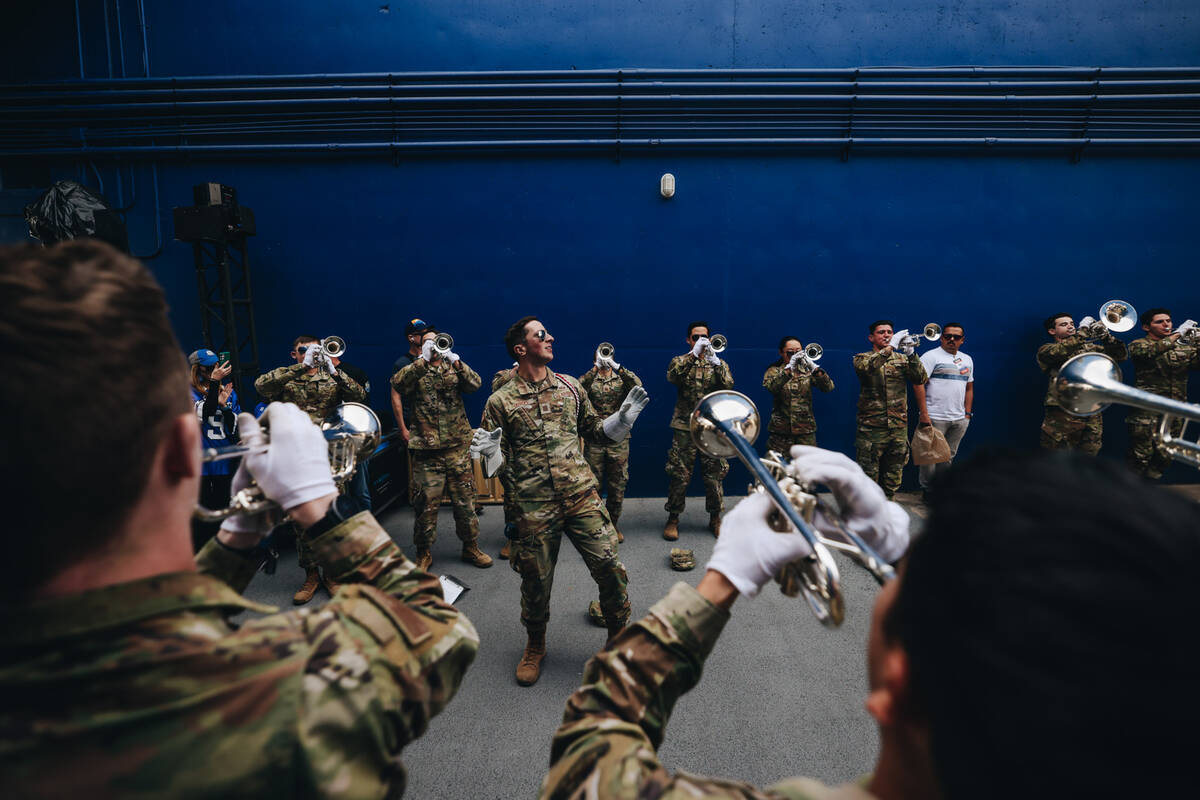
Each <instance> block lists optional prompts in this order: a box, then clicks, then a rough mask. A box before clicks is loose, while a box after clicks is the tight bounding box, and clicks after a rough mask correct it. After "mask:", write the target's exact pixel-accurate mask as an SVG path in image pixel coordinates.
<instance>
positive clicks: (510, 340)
mask: <svg viewBox="0 0 1200 800" xmlns="http://www.w3.org/2000/svg"><path fill="white" fill-rule="evenodd" d="M536 320H537V317H521V318H520V319H519V320H517V321H516V322H514V323H513V324H512V325H510V326H509V328H508V333H506V334H504V346H505V347H506V348H508V354H509V356H511V357H512V360H513V361H516V360H517V354H516V353H515V352H513V348H514V347H516V346H517V345H519V344H521V343H522V342H524V341H525V326H526V325H528V324H529V323H531V322H535V321H536Z"/></svg>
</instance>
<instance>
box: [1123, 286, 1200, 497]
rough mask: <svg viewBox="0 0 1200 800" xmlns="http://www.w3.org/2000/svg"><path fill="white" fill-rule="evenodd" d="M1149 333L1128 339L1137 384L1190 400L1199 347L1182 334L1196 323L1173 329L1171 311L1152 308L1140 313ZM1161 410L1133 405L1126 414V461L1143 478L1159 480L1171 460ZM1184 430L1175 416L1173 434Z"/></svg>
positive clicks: (1175, 434)
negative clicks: (1161, 437)
mask: <svg viewBox="0 0 1200 800" xmlns="http://www.w3.org/2000/svg"><path fill="white" fill-rule="evenodd" d="M1141 323H1142V330H1144V331H1145V332H1146V335H1145V336H1143V337H1142V338H1141V339H1134V340H1133V341H1132V342H1130V343H1129V357H1130V358H1131V359H1132V360H1133V368H1134V371H1135V372H1134V385H1135V386H1136V387H1137V388H1139V389H1143V390H1145V391H1147V392H1154V393H1155V394H1160V395H1162V396H1163V397H1169V398H1171V399H1172V400H1180V401H1183V402H1187V382H1188V370H1194V369H1200V348H1197V347H1195V346H1193V345H1187V344H1182V343H1180V341H1179V338H1180V336H1182V335H1183V334H1184V333H1187V332H1188V331H1189V330H1191V329H1193V328H1195V327H1196V322H1195V321H1194V320H1190V319H1189V320H1185V321H1184V323H1183V324H1182V325H1180V326H1179V330H1177V331H1175V332H1174V333H1172V332H1171V327H1172V323H1171V312H1170V311H1168V310H1167V309H1165V308H1152V309H1150V310H1149V311H1147V312H1145V313H1144V314H1142V316H1141ZM1161 422H1162V414H1155V413H1154V412H1153V411H1145V410H1143V409H1140V408H1131V409H1130V410H1129V415H1128V416H1127V417H1125V424H1126V425H1128V426H1129V452H1128V454H1127V455H1126V458H1125V461H1126V463H1127V464H1128V465H1129V468H1130V469H1131V470H1133V471H1134V472H1136V473H1137V474H1138V475H1141V476H1142V477H1143V478H1150V479H1151V480H1158V479H1159V478H1161V477H1162V474H1163V472H1164V471H1165V470H1166V468H1167V466H1168V465H1169V464H1170V463H1171V457H1170V456H1169V455H1167V453H1166V452H1164V451H1163V449H1162V446H1161V444H1160V440H1159V438H1158V429H1159V425H1160V423H1161ZM1182 432H1183V420H1176V422H1175V424H1174V425H1173V426H1172V427H1171V434H1172V435H1173V436H1179V435H1180V434H1181V433H1182Z"/></svg>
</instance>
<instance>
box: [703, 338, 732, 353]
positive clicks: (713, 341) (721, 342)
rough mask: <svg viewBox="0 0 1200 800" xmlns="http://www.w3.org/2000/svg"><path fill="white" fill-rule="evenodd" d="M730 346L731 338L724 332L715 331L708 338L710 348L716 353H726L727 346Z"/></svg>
mask: <svg viewBox="0 0 1200 800" xmlns="http://www.w3.org/2000/svg"><path fill="white" fill-rule="evenodd" d="M727 347H729V340H728V339H726V338H725V336H724V334H720V333H714V334H713V335H712V336H711V337H709V340H708V349H710V350H712V351H713V352H714V353H724V352H725V348H727Z"/></svg>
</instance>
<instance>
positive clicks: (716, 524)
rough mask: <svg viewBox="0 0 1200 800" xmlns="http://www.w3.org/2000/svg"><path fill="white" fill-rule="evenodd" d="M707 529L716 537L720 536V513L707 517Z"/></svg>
mask: <svg viewBox="0 0 1200 800" xmlns="http://www.w3.org/2000/svg"><path fill="white" fill-rule="evenodd" d="M708 529H709V530H710V531H712V535H713V536H715V537H716V538H718V539H719V538H721V515H720V514H713V515H712V516H710V517H709V518H708Z"/></svg>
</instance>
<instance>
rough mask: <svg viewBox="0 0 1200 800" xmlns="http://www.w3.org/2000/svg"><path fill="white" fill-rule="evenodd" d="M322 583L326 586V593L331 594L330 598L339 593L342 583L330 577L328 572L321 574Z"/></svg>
mask: <svg viewBox="0 0 1200 800" xmlns="http://www.w3.org/2000/svg"><path fill="white" fill-rule="evenodd" d="M321 583H323V584H325V591H327V592H329V596H330V597H333V596H334V594H336V593H337V590H338V587H339V586H341V584H340V583H338V582H337V581H335V580H334V579H333V578H331V577H329V573H328V572H322V573H321Z"/></svg>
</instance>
